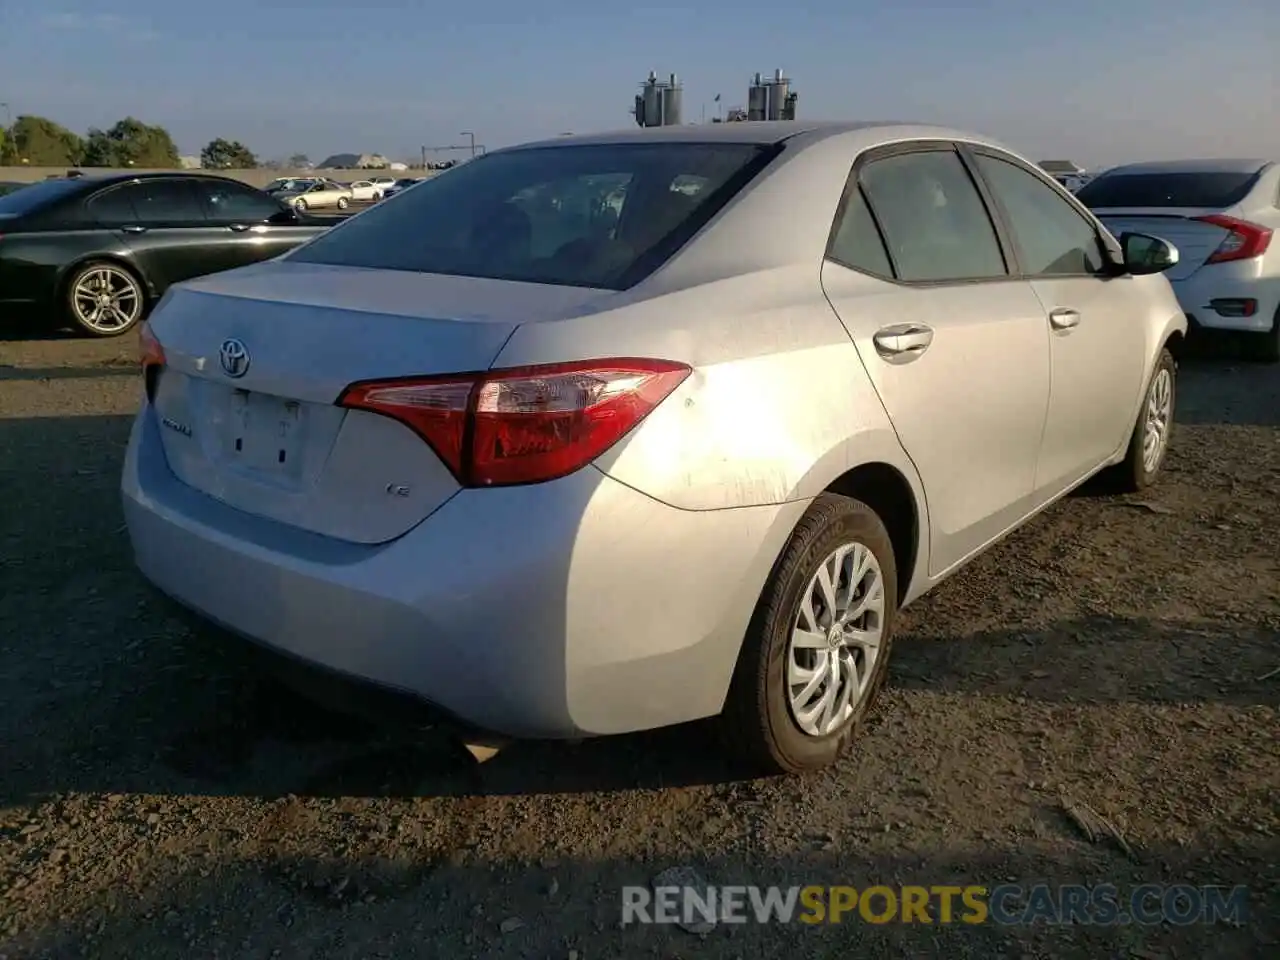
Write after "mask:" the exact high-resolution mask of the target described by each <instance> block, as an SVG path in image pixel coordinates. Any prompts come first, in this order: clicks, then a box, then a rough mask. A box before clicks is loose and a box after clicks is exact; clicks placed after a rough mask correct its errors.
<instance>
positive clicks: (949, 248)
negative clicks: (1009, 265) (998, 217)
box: [859, 150, 1008, 282]
mask: <svg viewBox="0 0 1280 960" xmlns="http://www.w3.org/2000/svg"><path fill="white" fill-rule="evenodd" d="M859 179H860V182H861V184H862V189H863V190H864V191H865V193H866V197H867V200H868V202H869V203H870V204H871V209H872V210H873V211H874V212H875V216H876V220H877V221H878V222H879V224H880V226H881V228H882V229H883V231H884V239H885V243H886V245H887V246H888V248H889V255H890V257H891V259H892V261H893V264H894V266H895V267H896V268H897V274H898V278H899V279H900V280H907V281H918V282H927V281H944V280H985V279H992V278H996V277H1004V276H1007V275H1008V271H1007V269H1006V267H1005V262H1004V255H1003V254H1002V253H1001V250H1000V242H999V240H997V238H996V231H995V227H994V226H993V225H992V223H991V218H990V217H989V216H988V214H987V208H986V205H985V204H984V203H983V202H982V196H981V195H980V194H979V193H978V189H977V187H976V186H974V183H973V180H972V179H971V178H970V176H969V172H968V170H966V169H965V166H964V163H963V162H962V161H961V160H960V156H959V154H957V153H956V152H955V151H954V150H929V151H922V152H917V153H903V154H898V155H894V156H889V157H885V158H883V159H880V160H873V161H871V162H870V163H868V164H867V165H866V166H865V167H863V169H862V172H861V174H860V176H859Z"/></svg>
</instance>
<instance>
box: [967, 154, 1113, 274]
mask: <svg viewBox="0 0 1280 960" xmlns="http://www.w3.org/2000/svg"><path fill="white" fill-rule="evenodd" d="M978 170H979V171H980V172H981V174H982V176H983V178H984V179H985V180H986V181H987V186H988V187H989V188H990V190H991V192H992V193H993V194H994V195H995V197H996V199H997V200H998V201H999V203H998V205H999V206H1000V207H1001V208H1002V210H1003V212H1004V214H1005V217H1006V218H1007V219H1008V220H1009V224H1008V226H1009V229H1010V230H1011V231H1012V233H1013V241H1014V246H1015V248H1016V249H1017V251H1018V261H1019V265H1020V266H1021V268H1022V272H1023V274H1025V275H1027V276H1031V277H1044V276H1063V275H1066V276H1071V275H1079V274H1098V273H1101V272H1102V270H1103V267H1104V261H1103V259H1102V246H1101V244H1100V243H1099V241H1098V234H1097V231H1096V230H1095V229H1094V226H1093V224H1092V223H1090V222H1089V221H1088V220H1086V219H1085V218H1084V217H1082V216H1081V215H1080V213H1079V211H1077V210H1076V209H1075V208H1074V207H1072V206H1071V204H1070V203H1068V202H1067V201H1066V200H1064V199H1063V198H1062V197H1061V196H1060V195H1059V194H1058V193H1057V192H1056V191H1055V190H1054V189H1053V188H1052V187H1050V186H1049V185H1048V184H1046V183H1044V182H1042V181H1041V180H1040V178H1039V177H1037V176H1035V175H1034V174H1031V173H1028V172H1027V171H1026V170H1024V169H1022V167H1020V166H1018V165H1017V164H1015V163H1010V162H1009V161H1008V160H1001V159H999V158H997V157H992V156H988V155H986V154H978Z"/></svg>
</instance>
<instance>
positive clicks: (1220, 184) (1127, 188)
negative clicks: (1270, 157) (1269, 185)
mask: <svg viewBox="0 0 1280 960" xmlns="http://www.w3.org/2000/svg"><path fill="white" fill-rule="evenodd" d="M1259 176H1261V171H1255V172H1253V173H1239V172H1235V173H1231V172H1222V171H1205V172H1203V173H1194V172H1192V173H1113V174H1105V175H1103V176H1101V177H1098V178H1097V179H1096V180H1091V181H1090V182H1089V183H1087V184H1085V185H1084V186H1083V187H1081V188H1080V192H1079V193H1077V194H1076V198H1077V199H1079V201H1080V202H1081V203H1083V204H1084V205H1085V206H1086V207H1089V208H1090V209H1092V210H1101V209H1104V208H1106V207H1208V208H1213V209H1222V208H1223V207H1230V206H1234V205H1235V204H1237V203H1239V202H1240V201H1241V200H1243V199H1244V198H1245V197H1246V196H1247V195H1248V193H1249V191H1250V190H1252V189H1253V185H1254V184H1255V183H1257V182H1258V177H1259Z"/></svg>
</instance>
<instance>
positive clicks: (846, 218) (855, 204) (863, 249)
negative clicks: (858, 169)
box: [831, 189, 893, 277]
mask: <svg viewBox="0 0 1280 960" xmlns="http://www.w3.org/2000/svg"><path fill="white" fill-rule="evenodd" d="M831 259H832V260H835V261H836V262H837V263H842V264H844V265H845V266H846V267H852V268H853V269H855V270H861V271H863V272H864V273H872V274H875V275H876V276H880V277H892V276H893V266H892V264H890V263H889V254H888V253H887V252H886V251H885V248H884V240H883V238H881V236H880V230H879V228H878V227H877V226H876V222H875V220H874V219H873V218H872V216H871V210H870V209H869V208H868V207H867V201H866V199H865V198H864V197H863V196H862V190H861V189H855V190H854V191H853V193H851V194H850V195H849V202H848V204H846V206H845V208H844V214H843V215H842V216H841V217H840V224H839V226H837V227H836V232H835V236H834V237H832V239H831Z"/></svg>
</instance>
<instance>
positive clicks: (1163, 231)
mask: <svg viewBox="0 0 1280 960" xmlns="http://www.w3.org/2000/svg"><path fill="white" fill-rule="evenodd" d="M1222 212H1223V211H1221V210H1208V209H1199V208H1194V207H1176V208H1171V207H1125V208H1118V207H1117V208H1102V209H1097V210H1094V211H1093V213H1094V216H1096V217H1097V218H1098V219H1099V220H1101V221H1102V224H1103V226H1105V227H1106V228H1107V229H1108V230H1110V231H1111V232H1112V234H1114V235H1115V236H1117V237H1118V236H1119V235H1120V234H1122V233H1146V234H1150V235H1151V236H1154V237H1159V238H1160V239H1162V240H1167V241H1169V242H1170V243H1172V244H1173V245H1174V246H1175V247H1177V248H1178V262H1177V263H1176V264H1175V265H1174V266H1173V267H1172V268H1170V269H1169V270H1168V271H1166V272H1165V276H1166V277H1168V278H1169V279H1170V280H1185V279H1186V278H1187V277H1189V276H1191V275H1192V274H1193V273H1195V272H1196V271H1197V270H1199V269H1200V268H1201V267H1202V266H1204V262H1205V261H1206V260H1208V259H1209V257H1210V256H1212V255H1213V252H1214V251H1215V250H1217V249H1218V246H1219V245H1220V244H1221V243H1222V241H1223V240H1225V239H1226V238H1227V235H1228V234H1229V233H1230V231H1229V230H1227V229H1225V228H1224V227H1220V226H1218V225H1216V224H1212V223H1205V222H1204V221H1202V220H1198V219H1196V218H1197V217H1207V216H1212V215H1213V214H1220V213H1222Z"/></svg>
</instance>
